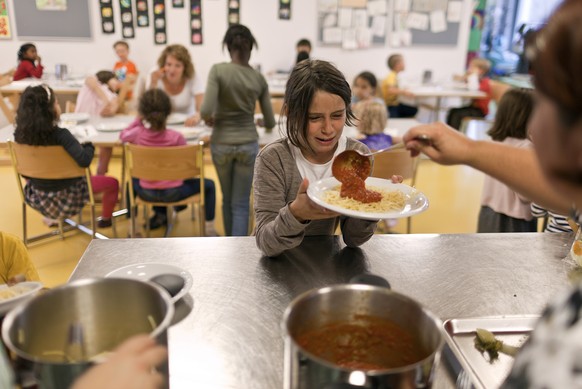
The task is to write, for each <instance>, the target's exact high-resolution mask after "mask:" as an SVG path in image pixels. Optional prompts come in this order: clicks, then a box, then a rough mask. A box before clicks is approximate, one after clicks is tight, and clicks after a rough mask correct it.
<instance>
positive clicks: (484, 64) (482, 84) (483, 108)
mask: <svg viewBox="0 0 582 389" xmlns="http://www.w3.org/2000/svg"><path fill="white" fill-rule="evenodd" d="M490 69H491V62H489V61H488V60H486V59H484V58H473V59H472V60H471V62H469V68H468V69H467V73H466V74H465V75H464V76H461V77H455V78H456V79H459V80H461V81H465V82H467V83H468V84H469V87H470V88H471V78H472V77H476V78H477V80H476V81H475V89H477V88H476V86H477V83H478V85H479V90H480V91H482V92H485V93H486V94H487V96H486V97H484V98H481V99H473V100H472V101H471V104H470V105H468V106H465V107H460V108H452V109H451V110H449V114H448V115H447V124H448V125H449V126H451V127H453V128H456V129H457V130H458V129H459V128H460V127H461V122H462V121H463V118H465V117H470V116H472V117H480V118H484V117H485V116H487V114H488V113H489V102H490V101H491V84H490V83H489V81H490V80H489V77H487V73H489V70H490Z"/></svg>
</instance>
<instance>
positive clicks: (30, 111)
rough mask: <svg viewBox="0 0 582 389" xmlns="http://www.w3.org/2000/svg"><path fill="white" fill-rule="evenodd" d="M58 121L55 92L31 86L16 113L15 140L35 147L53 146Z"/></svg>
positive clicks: (24, 94)
mask: <svg viewBox="0 0 582 389" xmlns="http://www.w3.org/2000/svg"><path fill="white" fill-rule="evenodd" d="M57 121H58V117H57V112H56V110H55V94H54V93H53V90H52V89H51V88H50V87H49V86H47V85H37V86H29V87H28V88H26V89H25V90H24V93H22V96H21V97H20V103H19V104H18V110H17V111H16V125H15V130H14V140H15V141H16V143H23V144H27V145H33V146H44V145H47V144H51V143H52V134H53V133H54V131H55V129H56V126H57Z"/></svg>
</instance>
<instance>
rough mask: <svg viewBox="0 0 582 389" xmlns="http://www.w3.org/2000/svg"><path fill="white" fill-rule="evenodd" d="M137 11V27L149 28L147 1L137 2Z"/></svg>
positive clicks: (139, 0) (140, 0)
mask: <svg viewBox="0 0 582 389" xmlns="http://www.w3.org/2000/svg"><path fill="white" fill-rule="evenodd" d="M135 9H136V14H137V26H138V27H148V26H149V25H150V16H149V11H148V2H147V1H146V0H137V2H136V3H135Z"/></svg>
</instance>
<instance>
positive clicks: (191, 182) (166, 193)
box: [132, 178, 216, 221]
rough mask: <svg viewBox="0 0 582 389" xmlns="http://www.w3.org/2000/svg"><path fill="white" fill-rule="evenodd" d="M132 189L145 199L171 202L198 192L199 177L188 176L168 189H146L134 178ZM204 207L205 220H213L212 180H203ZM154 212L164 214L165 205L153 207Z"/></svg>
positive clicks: (214, 189) (213, 198)
mask: <svg viewBox="0 0 582 389" xmlns="http://www.w3.org/2000/svg"><path fill="white" fill-rule="evenodd" d="M132 181H133V190H134V191H135V193H137V195H138V196H139V197H141V198H142V199H144V200H146V201H160V202H168V203H169V202H173V201H179V200H182V199H185V198H187V197H190V196H193V195H195V194H197V193H200V179H199V178H190V179H188V180H184V184H182V186H179V187H177V188H169V189H146V188H142V187H141V185H140V184H139V180H138V179H136V178H134V179H133V180H132ZM204 196H205V197H204V202H205V204H204V208H205V212H206V220H207V221H210V220H214V209H215V208H216V187H215V186H214V181H212V180H207V179H205V180H204ZM154 212H155V213H156V214H163V215H166V207H154Z"/></svg>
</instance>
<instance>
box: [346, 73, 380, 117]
mask: <svg viewBox="0 0 582 389" xmlns="http://www.w3.org/2000/svg"><path fill="white" fill-rule="evenodd" d="M377 87H378V80H376V76H375V75H374V74H373V73H371V72H368V71H365V72H362V73H360V74H358V75H357V76H356V78H355V79H354V86H353V87H352V90H353V92H354V94H353V96H352V104H356V103H359V102H364V101H377V102H379V103H381V104H384V101H383V100H382V99H381V98H379V97H377V96H376V88H377ZM384 109H386V107H384Z"/></svg>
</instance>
